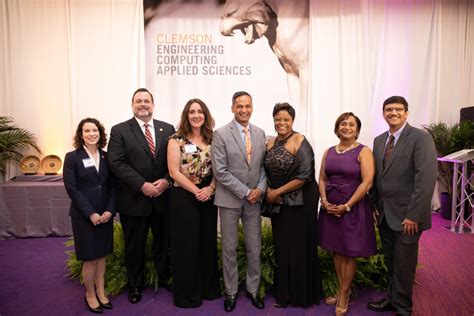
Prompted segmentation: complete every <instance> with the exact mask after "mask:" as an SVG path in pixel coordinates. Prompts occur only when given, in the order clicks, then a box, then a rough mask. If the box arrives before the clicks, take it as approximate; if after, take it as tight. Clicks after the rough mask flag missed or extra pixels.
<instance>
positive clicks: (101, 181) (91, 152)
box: [63, 118, 115, 313]
mask: <svg viewBox="0 0 474 316" xmlns="http://www.w3.org/2000/svg"><path fill="white" fill-rule="evenodd" d="M106 144H107V135H106V134H105V129H104V126H102V124H101V123H100V122H99V121H98V120H96V119H93V118H86V119H83V120H82V121H81V122H80V123H79V125H78V126H77V130H76V135H75V136H74V147H75V148H76V150H74V151H71V152H69V153H67V154H66V157H65V159H64V170H63V178H64V186H65V188H66V191H67V193H68V195H69V197H70V198H71V207H70V210H69V215H70V216H71V222H72V230H73V235H74V246H75V249H76V257H77V259H78V260H82V261H84V262H83V266H82V278H83V281H84V286H85V288H86V295H85V302H86V304H87V307H88V308H89V310H90V311H91V312H93V313H102V309H103V308H106V309H111V308H112V304H111V303H110V301H109V299H108V298H107V296H106V294H105V290H104V274H105V256H106V255H108V254H110V253H112V251H113V220H112V218H113V216H114V214H115V190H114V185H113V179H112V174H111V172H110V171H109V167H108V164H107V157H106V152H105V151H103V150H102V148H103V147H105V145H106Z"/></svg>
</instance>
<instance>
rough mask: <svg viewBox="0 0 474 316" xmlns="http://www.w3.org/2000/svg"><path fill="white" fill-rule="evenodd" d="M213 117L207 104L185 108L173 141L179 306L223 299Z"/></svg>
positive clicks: (173, 259)
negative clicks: (221, 295) (212, 154)
mask: <svg viewBox="0 0 474 316" xmlns="http://www.w3.org/2000/svg"><path fill="white" fill-rule="evenodd" d="M213 127H214V119H213V118H212V116H211V113H210V112H209V109H208V107H207V106H206V104H205V103H204V102H203V101H201V100H199V99H191V100H189V101H188V102H187V103H186V105H185V106H184V109H183V112H182V114H181V121H180V123H179V126H178V131H177V133H176V134H174V135H172V136H171V137H170V139H169V142H168V169H169V174H170V176H171V177H172V178H173V179H174V187H173V188H172V190H171V266H172V269H173V298H174V304H175V305H176V306H178V307H185V308H186V307H187V308H189V307H198V306H200V305H201V303H202V299H207V300H212V299H216V298H218V297H220V291H219V285H218V280H219V275H218V270H217V207H216V206H214V203H213V195H214V190H215V188H216V184H215V180H214V179H213V177H212V168H211V141H212V129H213Z"/></svg>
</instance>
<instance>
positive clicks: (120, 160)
mask: <svg viewBox="0 0 474 316" xmlns="http://www.w3.org/2000/svg"><path fill="white" fill-rule="evenodd" d="M153 109H154V103H153V96H152V95H151V93H150V92H149V91H148V90H147V89H144V88H140V89H138V90H136V91H135V93H134V94H133V97H132V111H133V115H134V117H133V118H132V119H130V120H128V121H125V122H122V123H120V124H117V125H115V126H114V127H112V130H111V132H110V141H109V147H108V160H109V165H110V168H111V169H112V171H113V172H114V174H115V175H116V176H117V178H118V179H119V180H120V181H119V184H118V188H117V196H118V201H117V210H118V212H119V213H120V222H121V224H122V229H123V235H124V239H125V265H126V268H127V277H128V286H129V291H128V299H129V301H130V302H131V303H133V304H135V303H138V302H139V301H140V300H141V290H142V289H143V286H144V264H145V245H146V239H147V235H148V230H149V229H150V228H151V231H152V233H153V260H154V263H155V268H156V272H157V275H158V282H159V285H160V286H162V287H166V288H169V285H168V282H169V279H170V274H171V272H170V259H169V247H170V237H169V236H170V232H169V191H168V189H169V188H170V187H171V184H172V182H171V178H170V177H169V175H168V165H167V158H166V157H167V143H168V137H169V136H171V135H172V134H173V133H174V132H175V129H174V127H173V126H172V125H170V124H168V123H166V122H162V121H159V120H154V119H153Z"/></svg>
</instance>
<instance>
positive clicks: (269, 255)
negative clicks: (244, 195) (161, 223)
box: [65, 220, 388, 295]
mask: <svg viewBox="0 0 474 316" xmlns="http://www.w3.org/2000/svg"><path fill="white" fill-rule="evenodd" d="M65 245H66V246H68V247H70V246H73V245H74V241H73V239H72V238H71V239H69V240H68V241H66V242H65ZM151 249H152V234H151V232H150V233H149V234H148V240H147V246H146V261H145V286H147V287H154V288H155V289H156V288H157V285H158V284H157V275H156V271H155V268H154V264H153V257H152V255H151ZM217 250H218V263H219V275H220V285H221V289H223V288H224V287H223V284H224V282H223V277H222V255H221V254H222V247H221V242H220V236H218V243H217ZM377 251H378V253H377V254H376V255H374V256H372V257H370V258H359V259H357V273H356V275H355V278H354V282H353V287H354V288H358V287H370V288H374V289H384V288H386V287H387V284H388V277H387V267H386V266H385V263H384V261H383V255H382V251H381V243H380V238H379V236H378V234H377ZM274 252H275V247H274V246H273V238H272V229H271V224H270V221H268V220H264V221H263V223H262V253H261V261H262V268H261V270H262V276H261V281H260V289H259V293H260V294H261V295H263V294H265V293H269V292H271V288H272V285H273V274H274V269H275V257H274ZM66 253H67V254H68V255H69V258H68V259H67V260H66V267H67V270H68V276H69V277H71V278H72V279H77V280H79V281H80V282H81V284H82V274H81V270H82V261H78V260H77V259H76V254H75V252H74V251H73V250H67V251H66ZM318 253H319V260H320V270H321V278H322V284H323V290H324V292H325V293H326V295H330V294H335V293H336V292H337V288H338V285H337V277H336V273H335V272H334V266H333V262H332V254H331V253H330V252H328V251H325V250H323V249H321V248H319V249H318ZM124 257H125V256H124V241H123V233H122V227H121V226H120V224H119V223H115V224H114V252H113V253H112V254H110V255H109V256H107V270H106V274H105V280H106V291H107V292H108V293H110V294H112V295H117V294H119V293H121V292H122V291H123V290H124V289H125V288H126V285H127V273H126V269H125V262H124ZM237 257H238V266H239V284H242V282H245V275H246V271H247V257H246V251H245V242H244V232H243V228H242V225H240V226H239V243H238V247H237Z"/></svg>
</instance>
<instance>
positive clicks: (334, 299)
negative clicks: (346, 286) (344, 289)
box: [324, 293, 339, 305]
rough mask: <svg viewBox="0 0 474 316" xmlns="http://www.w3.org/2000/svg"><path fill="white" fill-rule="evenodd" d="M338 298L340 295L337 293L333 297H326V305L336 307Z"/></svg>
mask: <svg viewBox="0 0 474 316" xmlns="http://www.w3.org/2000/svg"><path fill="white" fill-rule="evenodd" d="M338 297H339V293H336V294H335V295H333V296H328V297H326V299H325V300H324V302H325V303H326V305H336V303H337V298H338Z"/></svg>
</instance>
